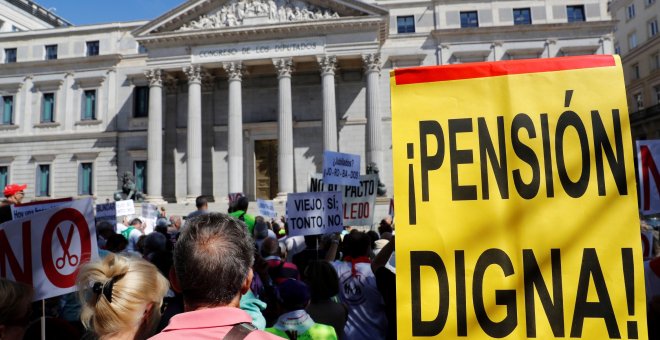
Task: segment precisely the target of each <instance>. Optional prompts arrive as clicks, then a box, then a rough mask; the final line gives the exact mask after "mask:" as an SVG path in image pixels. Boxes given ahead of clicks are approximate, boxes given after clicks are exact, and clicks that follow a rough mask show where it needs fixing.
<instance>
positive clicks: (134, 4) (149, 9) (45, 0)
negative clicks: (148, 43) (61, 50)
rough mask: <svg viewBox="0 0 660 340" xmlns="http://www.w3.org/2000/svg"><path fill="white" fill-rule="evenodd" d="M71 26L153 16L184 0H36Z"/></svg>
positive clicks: (142, 18)
mask: <svg viewBox="0 0 660 340" xmlns="http://www.w3.org/2000/svg"><path fill="white" fill-rule="evenodd" d="M36 2H37V3H38V4H39V5H41V6H43V7H45V8H49V9H51V10H53V8H54V12H55V14H57V15H59V16H60V17H62V18H64V19H66V20H68V21H69V22H71V23H73V24H74V25H88V24H100V23H108V22H117V21H132V20H150V19H155V18H156V17H158V16H160V15H161V14H163V13H165V12H167V11H169V10H170V9H172V8H174V7H176V6H178V5H180V4H182V3H183V2H185V0H36Z"/></svg>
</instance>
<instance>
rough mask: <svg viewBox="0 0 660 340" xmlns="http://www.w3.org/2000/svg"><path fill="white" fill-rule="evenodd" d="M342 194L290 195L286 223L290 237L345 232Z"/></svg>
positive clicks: (308, 193)
mask: <svg viewBox="0 0 660 340" xmlns="http://www.w3.org/2000/svg"><path fill="white" fill-rule="evenodd" d="M341 204H342V194H341V193H340V192H338V191H334V192H305V193H299V194H288V195H287V201H286V221H287V225H288V226H289V236H299V235H318V234H330V233H337V232H341V231H342V230H344V223H343V221H342V216H341V215H342V211H341Z"/></svg>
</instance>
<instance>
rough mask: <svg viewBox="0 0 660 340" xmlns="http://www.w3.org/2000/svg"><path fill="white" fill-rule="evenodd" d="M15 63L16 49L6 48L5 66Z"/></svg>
mask: <svg viewBox="0 0 660 340" xmlns="http://www.w3.org/2000/svg"><path fill="white" fill-rule="evenodd" d="M15 62H16V49H15V48H5V64H10V63H15Z"/></svg>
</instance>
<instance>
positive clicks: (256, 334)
mask: <svg viewBox="0 0 660 340" xmlns="http://www.w3.org/2000/svg"><path fill="white" fill-rule="evenodd" d="M260 339H263V340H276V339H282V337H279V336H277V335H275V334H272V333H269V332H266V331H259V330H256V331H253V332H251V333H250V334H248V336H247V337H245V340H260Z"/></svg>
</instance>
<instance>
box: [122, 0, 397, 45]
mask: <svg viewBox="0 0 660 340" xmlns="http://www.w3.org/2000/svg"><path fill="white" fill-rule="evenodd" d="M387 13H388V12H387V10H385V9H383V8H381V7H378V6H375V5H371V4H367V3H364V2H362V1H358V0H304V1H303V0H189V1H187V2H185V3H183V4H181V5H180V6H178V7H177V8H174V9H172V10H171V11H169V12H167V13H165V14H163V15H162V16H160V17H158V18H156V19H154V20H152V21H151V22H149V23H148V24H146V25H144V26H142V27H140V28H139V29H137V30H136V31H135V32H134V34H135V35H136V37H138V38H140V37H146V36H152V35H159V34H167V33H175V32H195V31H210V30H222V29H236V28H240V27H255V26H269V25H287V24H293V23H297V22H314V21H318V22H319V23H320V22H329V21H337V20H342V19H346V18H355V17H367V16H374V17H382V16H386V15H387Z"/></svg>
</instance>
